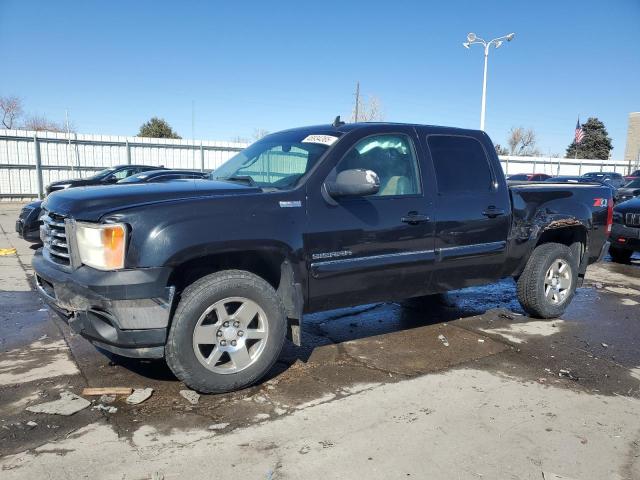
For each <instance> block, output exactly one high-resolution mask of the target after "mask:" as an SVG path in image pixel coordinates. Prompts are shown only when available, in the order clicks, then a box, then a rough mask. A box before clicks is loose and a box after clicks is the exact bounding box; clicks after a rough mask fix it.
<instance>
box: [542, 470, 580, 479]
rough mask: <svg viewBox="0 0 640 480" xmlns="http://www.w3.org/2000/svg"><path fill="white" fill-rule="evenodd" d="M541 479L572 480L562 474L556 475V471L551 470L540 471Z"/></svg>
mask: <svg viewBox="0 0 640 480" xmlns="http://www.w3.org/2000/svg"><path fill="white" fill-rule="evenodd" d="M542 479H543V480H573V479H571V478H569V477H563V476H562V475H558V474H557V473H551V472H542Z"/></svg>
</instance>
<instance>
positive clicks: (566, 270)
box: [544, 258, 571, 305]
mask: <svg viewBox="0 0 640 480" xmlns="http://www.w3.org/2000/svg"><path fill="white" fill-rule="evenodd" d="M570 291H571V267H570V266H569V263H568V262H567V261H566V260H563V259H561V258H557V259H555V260H554V261H553V262H552V263H551V266H550V267H549V270H547V274H546V275H545V277H544V296H545V298H546V299H547V301H548V302H549V303H551V304H553V305H560V304H561V303H562V302H564V301H565V300H566V299H567V296H568V295H569V292H570Z"/></svg>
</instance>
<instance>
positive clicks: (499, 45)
mask: <svg viewBox="0 0 640 480" xmlns="http://www.w3.org/2000/svg"><path fill="white" fill-rule="evenodd" d="M501 46H502V40H498V41H497V42H496V48H500V47H501Z"/></svg>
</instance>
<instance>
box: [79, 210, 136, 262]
mask: <svg viewBox="0 0 640 480" xmlns="http://www.w3.org/2000/svg"><path fill="white" fill-rule="evenodd" d="M76 244H77V245H78V253H79V254H80V260H81V261H82V263H83V264H85V265H88V266H90V267H93V268H97V269H98V270H117V269H119V268H124V255H125V251H126V246H127V226H126V225H125V224H123V223H105V224H98V223H84V222H77V223H76Z"/></svg>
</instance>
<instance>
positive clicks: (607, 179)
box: [582, 172, 627, 190]
mask: <svg viewBox="0 0 640 480" xmlns="http://www.w3.org/2000/svg"><path fill="white" fill-rule="evenodd" d="M582 178H585V179H587V180H589V181H596V182H600V183H606V184H609V185H611V186H612V187H613V188H615V189H616V190H617V189H618V188H620V187H622V186H623V185H624V184H625V183H627V182H626V181H625V179H624V177H623V176H622V175H620V174H619V173H615V172H589V173H585V174H584V175H582Z"/></svg>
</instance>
